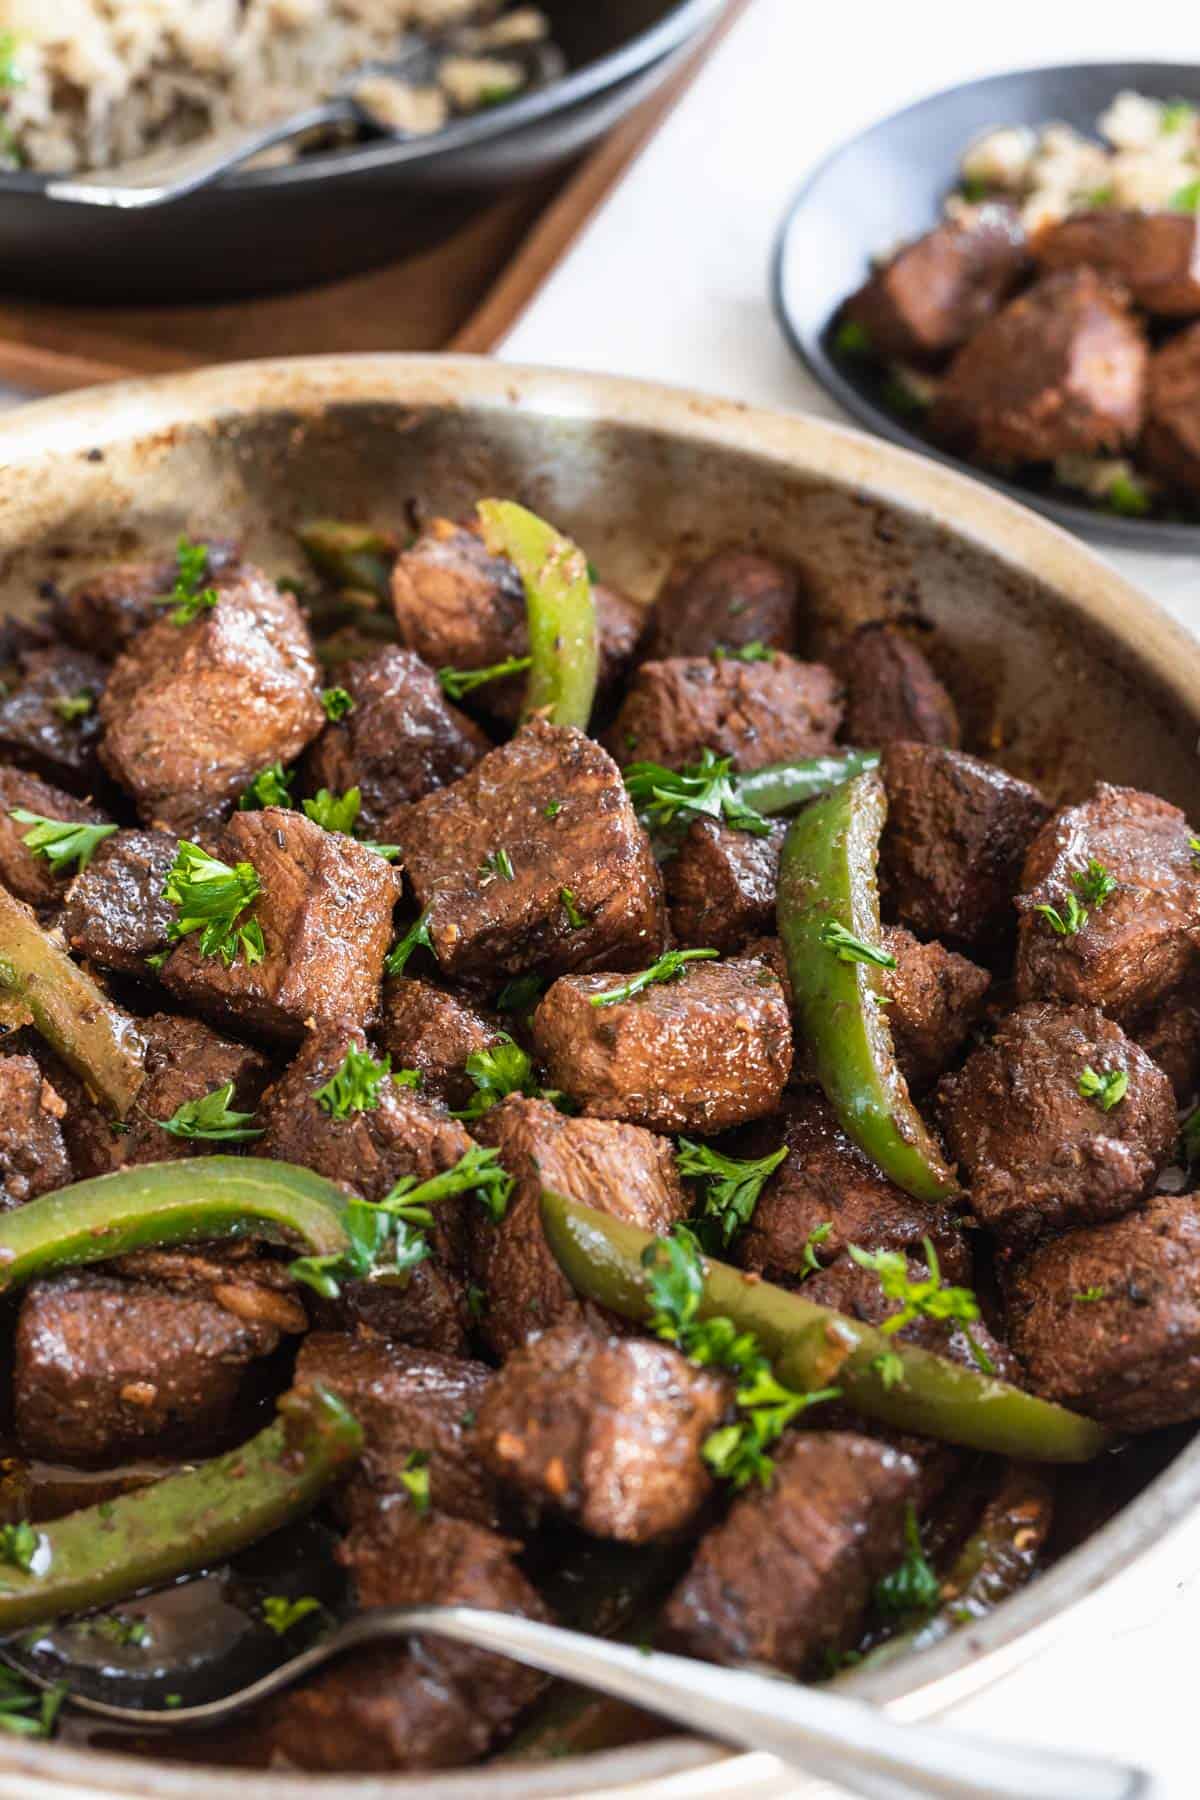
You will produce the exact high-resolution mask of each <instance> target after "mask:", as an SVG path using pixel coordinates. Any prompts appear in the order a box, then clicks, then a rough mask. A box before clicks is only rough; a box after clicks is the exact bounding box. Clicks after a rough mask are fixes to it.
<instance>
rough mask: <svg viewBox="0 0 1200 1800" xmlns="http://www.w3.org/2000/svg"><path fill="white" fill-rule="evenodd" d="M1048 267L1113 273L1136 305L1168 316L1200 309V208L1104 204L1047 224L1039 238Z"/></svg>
mask: <svg viewBox="0 0 1200 1800" xmlns="http://www.w3.org/2000/svg"><path fill="white" fill-rule="evenodd" d="M1033 254H1034V256H1035V257H1036V259H1037V261H1038V263H1039V264H1040V265H1041V267H1042V268H1043V269H1078V268H1083V267H1086V268H1088V269H1094V270H1096V271H1098V272H1099V273H1101V274H1105V275H1112V276H1114V277H1115V278H1116V279H1117V280H1119V281H1120V282H1122V283H1123V284H1124V286H1125V287H1127V288H1128V290H1129V292H1130V293H1131V294H1132V295H1133V301H1134V305H1135V306H1141V307H1144V308H1145V310H1146V311H1147V312H1149V313H1155V314H1157V315H1158V316H1159V317H1161V318H1167V319H1194V318H1195V317H1196V315H1197V314H1198V313H1200V219H1197V217H1196V214H1195V213H1194V212H1183V211H1180V212H1120V211H1118V210H1117V209H1116V208H1115V207H1104V208H1101V209H1098V210H1096V211H1094V212H1086V213H1078V214H1076V215H1075V216H1074V217H1067V218H1065V219H1058V220H1056V221H1055V222H1054V223H1053V224H1050V225H1046V226H1044V227H1043V228H1042V230H1041V231H1039V232H1038V233H1037V234H1036V235H1035V237H1034V239H1033Z"/></svg>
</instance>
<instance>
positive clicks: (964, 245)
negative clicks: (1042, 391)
mask: <svg viewBox="0 0 1200 1800" xmlns="http://www.w3.org/2000/svg"><path fill="white" fill-rule="evenodd" d="M1029 265H1030V259H1029V246H1028V244H1027V243H1026V240H1025V233H1024V230H1023V229H1022V227H1021V222H1020V219H1019V218H1018V217H1017V214H1016V213H1015V212H1013V211H1012V210H1011V208H1009V207H1007V206H987V207H984V208H981V209H980V211H979V213H978V214H977V215H976V217H975V218H974V219H973V220H972V221H971V222H970V223H969V224H968V223H959V222H957V221H953V220H947V221H945V222H944V223H943V224H941V225H935V226H934V228H933V230H932V231H927V232H925V233H924V235H923V236H922V237H919V238H916V239H914V241H913V242H912V243H910V244H905V245H903V247H902V248H901V249H899V250H897V251H896V253H895V255H894V256H891V257H889V258H888V260H887V261H886V262H885V263H884V264H883V266H882V267H881V268H878V269H876V271H875V273H874V274H873V275H872V276H871V277H870V279H869V280H868V281H867V282H866V283H865V284H864V285H863V286H862V287H861V288H859V290H858V292H857V293H856V294H852V295H851V296H850V298H849V300H847V302H846V304H845V307H844V308H843V318H844V319H846V320H850V321H853V323H854V324H855V325H857V326H858V327H859V329H860V330H861V331H863V332H865V334H866V340H867V342H868V343H869V345H870V347H871V350H872V351H873V352H874V353H875V354H876V355H879V356H885V357H898V358H899V359H900V360H901V361H902V362H909V361H911V362H918V363H924V362H938V361H940V360H941V359H942V358H943V357H945V356H947V355H948V354H949V353H950V351H952V350H957V349H958V347H959V345H960V344H965V343H966V341H967V339H968V338H969V337H971V335H972V334H973V333H974V332H976V331H977V330H978V329H979V327H980V326H981V325H982V324H983V323H984V321H985V320H986V319H989V318H990V317H991V316H992V314H993V313H994V312H995V311H996V309H997V308H998V307H999V306H1000V305H1002V304H1003V302H1004V301H1005V300H1007V298H1008V296H1009V295H1010V294H1011V293H1012V291H1013V289H1014V288H1015V287H1016V286H1017V284H1018V283H1019V282H1020V280H1021V278H1022V276H1023V275H1024V274H1025V273H1026V271H1027V270H1028V268H1029ZM854 741H857V740H854Z"/></svg>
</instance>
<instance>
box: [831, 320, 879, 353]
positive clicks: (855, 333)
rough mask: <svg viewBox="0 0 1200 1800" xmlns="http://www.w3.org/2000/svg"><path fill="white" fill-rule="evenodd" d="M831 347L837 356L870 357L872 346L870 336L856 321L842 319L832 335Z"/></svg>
mask: <svg viewBox="0 0 1200 1800" xmlns="http://www.w3.org/2000/svg"><path fill="white" fill-rule="evenodd" d="M833 347H834V349H835V350H836V352H837V354H838V355H839V356H870V355H871V352H872V350H873V349H874V345H873V344H872V342H871V334H870V332H869V331H868V330H867V328H866V326H865V325H860V324H859V322H858V320H857V319H843V320H842V322H841V324H840V325H839V326H838V328H837V330H836V331H835V332H834V334H833Z"/></svg>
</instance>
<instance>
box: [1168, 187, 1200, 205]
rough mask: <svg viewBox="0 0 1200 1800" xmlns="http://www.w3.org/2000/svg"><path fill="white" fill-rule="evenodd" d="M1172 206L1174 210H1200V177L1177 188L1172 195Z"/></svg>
mask: <svg viewBox="0 0 1200 1800" xmlns="http://www.w3.org/2000/svg"><path fill="white" fill-rule="evenodd" d="M1170 207H1171V211H1172V212H1200V179H1198V180H1196V181H1189V182H1188V183H1187V184H1186V185H1185V186H1184V187H1181V188H1176V190H1175V192H1174V193H1173V194H1172V195H1171V200H1170Z"/></svg>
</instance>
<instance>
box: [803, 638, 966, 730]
mask: <svg viewBox="0 0 1200 1800" xmlns="http://www.w3.org/2000/svg"><path fill="white" fill-rule="evenodd" d="M834 661H835V666H836V668H837V672H838V674H839V675H840V676H841V678H842V680H843V682H844V683H845V685H846V716H845V718H844V719H843V720H842V737H843V739H844V741H845V742H846V743H847V744H858V745H860V746H861V747H862V748H864V749H874V748H876V747H877V746H878V745H880V744H892V743H897V742H905V743H912V744H944V745H946V746H947V747H948V748H949V749H951V750H957V749H958V745H959V741H960V733H959V726H958V713H957V712H956V711H955V706H954V702H953V700H952V699H951V698H950V695H949V694H948V693H947V691H946V689H945V688H944V687H943V685H942V683H941V682H940V681H939V680H938V678H937V676H936V675H935V674H934V672H933V670H932V668H931V667H930V665H929V659H928V658H927V657H926V656H925V654H924V653H923V651H921V650H920V649H918V647H917V645H916V644H914V643H913V641H912V639H911V638H910V637H908V636H907V635H906V634H905V633H904V632H903V631H901V630H900V629H899V628H898V627H897V626H895V625H890V624H888V623H887V621H886V620H879V621H877V622H874V623H872V624H870V625H863V626H860V627H859V629H858V630H857V631H856V632H855V633H854V634H853V636H851V637H849V638H847V639H846V641H845V643H844V644H843V645H842V646H841V648H840V649H839V650H838V652H837V654H836V656H835V659H834Z"/></svg>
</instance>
